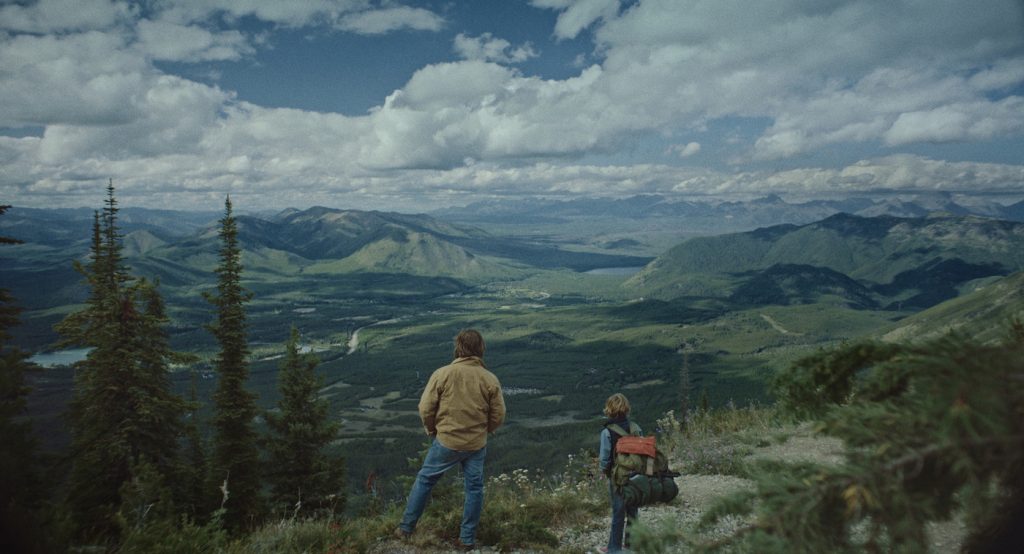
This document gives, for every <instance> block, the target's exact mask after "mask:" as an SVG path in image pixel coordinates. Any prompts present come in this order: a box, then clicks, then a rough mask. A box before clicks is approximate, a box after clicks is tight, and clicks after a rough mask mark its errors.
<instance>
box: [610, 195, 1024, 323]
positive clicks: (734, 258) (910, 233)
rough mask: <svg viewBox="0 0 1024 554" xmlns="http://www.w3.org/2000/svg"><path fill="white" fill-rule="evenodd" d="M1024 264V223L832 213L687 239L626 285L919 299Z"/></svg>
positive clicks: (753, 295)
mask: <svg viewBox="0 0 1024 554" xmlns="http://www.w3.org/2000/svg"><path fill="white" fill-rule="evenodd" d="M1021 269H1024V223H1018V222H1009V221H1000V220H994V219H987V218H981V217H976V216H965V217H954V216H941V217H930V218H899V217H892V216H879V217H871V218H867V217H860V216H855V215H849V214H836V215H833V216H830V217H828V218H826V219H823V220H821V221H818V222H815V223H810V224H806V225H777V226H773V227H766V228H761V229H757V230H755V231H748V232H743V233H732V234H725V235H718V236H713V237H696V238H692V239H689V240H687V241H685V242H683V243H681V244H679V245H678V246H676V247H674V248H672V249H670V250H669V251H668V252H666V253H665V254H663V255H662V256H659V257H658V258H657V259H655V260H654V261H653V262H651V263H650V264H648V265H647V266H646V267H645V268H644V269H643V270H642V271H640V272H639V273H638V274H636V275H635V276H633V277H632V278H631V279H630V280H629V281H628V282H627V283H626V286H628V287H632V288H634V289H636V290H637V291H639V292H642V293H644V294H647V295H652V296H657V297H664V298H672V297H679V296H724V297H729V298H731V299H733V300H736V301H739V302H746V303H755V304H757V303H763V304H773V303H774V304H789V303H812V302H813V301H817V299H820V298H821V297H822V296H827V295H832V296H835V297H838V298H840V299H841V301H842V302H844V303H846V304H847V305H850V306H854V307H887V308H889V309H911V308H912V309H921V308H926V307H929V306H932V305H935V304H937V303H939V302H941V301H943V300H947V299H949V298H953V297H955V296H957V295H958V294H959V291H960V289H961V288H962V287H964V286H965V285H967V284H968V283H970V282H972V281H975V280H978V279H986V278H993V277H999V276H1004V275H1008V274H1010V273H1012V272H1015V271H1020V270H1021Z"/></svg>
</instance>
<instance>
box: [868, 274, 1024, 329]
mask: <svg viewBox="0 0 1024 554" xmlns="http://www.w3.org/2000/svg"><path fill="white" fill-rule="evenodd" d="M1014 317H1016V318H1020V319H1022V320H1024V272H1018V273H1014V274H1013V275H1010V276H1008V277H1005V278H1003V279H999V280H998V281H995V282H992V283H987V284H985V285H983V286H979V287H978V289H977V290H974V291H973V292H969V293H967V294H965V295H964V296H961V297H959V298H955V299H953V300H950V301H948V302H944V303H942V304H939V305H938V306H935V307H932V308H930V309H928V310H925V311H923V312H919V313H917V314H914V315H912V316H910V317H907V318H905V319H902V320H900V321H899V323H897V324H895V325H893V326H891V327H890V328H887V329H885V330H883V331H881V332H880V333H879V334H880V335H881V338H882V339H883V340H885V341H890V342H897V341H909V342H921V341H925V340H928V339H932V338H935V337H937V336H940V335H943V334H945V333H948V332H950V331H957V332H961V333H966V334H967V335H970V336H974V337H977V338H979V339H980V340H982V341H993V340H997V339H1000V338H1003V336H1004V335H1005V333H1006V324H1007V322H1008V321H1010V319H1011V318H1014Z"/></svg>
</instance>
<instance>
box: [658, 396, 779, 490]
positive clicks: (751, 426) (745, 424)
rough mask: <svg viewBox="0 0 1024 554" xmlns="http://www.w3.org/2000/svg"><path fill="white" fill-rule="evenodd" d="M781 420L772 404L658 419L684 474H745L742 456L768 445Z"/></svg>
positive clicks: (732, 407)
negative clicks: (768, 440)
mask: <svg viewBox="0 0 1024 554" xmlns="http://www.w3.org/2000/svg"><path fill="white" fill-rule="evenodd" d="M781 423H782V422H781V419H780V416H779V414H778V412H777V411H776V409H775V408H774V407H772V406H760V405H757V404H750V405H749V406H747V407H746V408H737V407H736V406H734V405H733V404H732V403H731V402H730V403H729V404H728V405H727V406H726V407H724V408H721V409H712V410H690V411H689V412H687V414H686V415H685V417H684V418H683V419H681V420H680V419H678V418H677V417H676V414H675V412H673V411H669V412H668V413H666V414H665V416H664V417H662V418H661V419H659V420H658V430H659V431H660V432H661V435H662V442H663V443H664V444H665V445H666V446H667V449H668V450H669V451H671V452H672V456H671V457H672V458H673V459H674V460H675V461H676V463H678V464H680V467H678V468H673V469H676V470H677V471H681V472H683V473H695V474H705V475H715V474H722V475H738V476H743V475H745V472H746V469H745V465H744V463H743V458H745V457H746V456H747V455H749V454H750V453H751V452H753V446H765V445H766V444H767V437H769V436H771V435H773V434H775V433H777V432H778V430H779V426H780V425H781Z"/></svg>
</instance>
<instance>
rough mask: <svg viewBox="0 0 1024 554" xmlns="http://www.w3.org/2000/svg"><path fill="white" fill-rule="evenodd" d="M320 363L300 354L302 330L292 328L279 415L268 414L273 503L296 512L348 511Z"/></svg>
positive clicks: (335, 429) (335, 426) (280, 380)
mask: <svg viewBox="0 0 1024 554" xmlns="http://www.w3.org/2000/svg"><path fill="white" fill-rule="evenodd" d="M318 363H319V361H318V360H317V359H316V358H315V357H314V356H311V355H303V354H300V353H299V331H298V329H296V328H295V327H292V330H291V335H290V337H289V339H288V342H287V344H286V352H285V358H284V361H283V362H282V363H281V366H280V369H281V371H280V373H279V375H278V386H279V387H280V390H281V400H280V401H279V402H278V411H277V412H276V413H275V412H268V413H267V414H266V419H267V425H268V427H269V428H270V430H271V432H272V435H271V436H270V437H269V439H268V450H269V454H270V471H269V472H268V475H269V476H270V481H271V488H272V494H273V497H272V499H273V502H274V505H275V506H276V507H280V508H285V509H289V510H291V511H292V513H306V514H312V513H314V512H317V511H325V510H327V511H330V512H332V513H333V512H336V511H340V510H342V509H343V508H344V502H345V497H344V492H343V487H342V475H343V463H344V461H343V460H342V459H340V458H336V459H331V458H329V457H328V455H327V453H326V452H325V450H326V448H327V447H328V446H329V444H330V443H331V441H332V440H334V439H335V438H336V437H337V435H338V429H339V427H340V426H339V424H338V423H336V422H331V421H330V420H329V415H328V404H327V401H326V400H324V399H321V398H319V397H318V392H319V390H320V388H321V387H323V380H322V379H320V378H319V377H318V376H317V374H316V372H315V369H316V366H317V364H318Z"/></svg>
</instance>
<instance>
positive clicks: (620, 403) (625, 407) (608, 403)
mask: <svg viewBox="0 0 1024 554" xmlns="http://www.w3.org/2000/svg"><path fill="white" fill-rule="evenodd" d="M604 415H606V416H608V417H610V418H613V419H614V418H617V417H625V416H627V415H629V399H627V398H626V395H624V394H622V393H621V392H617V393H615V394H613V395H611V396H609V397H608V400H605V402H604Z"/></svg>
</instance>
